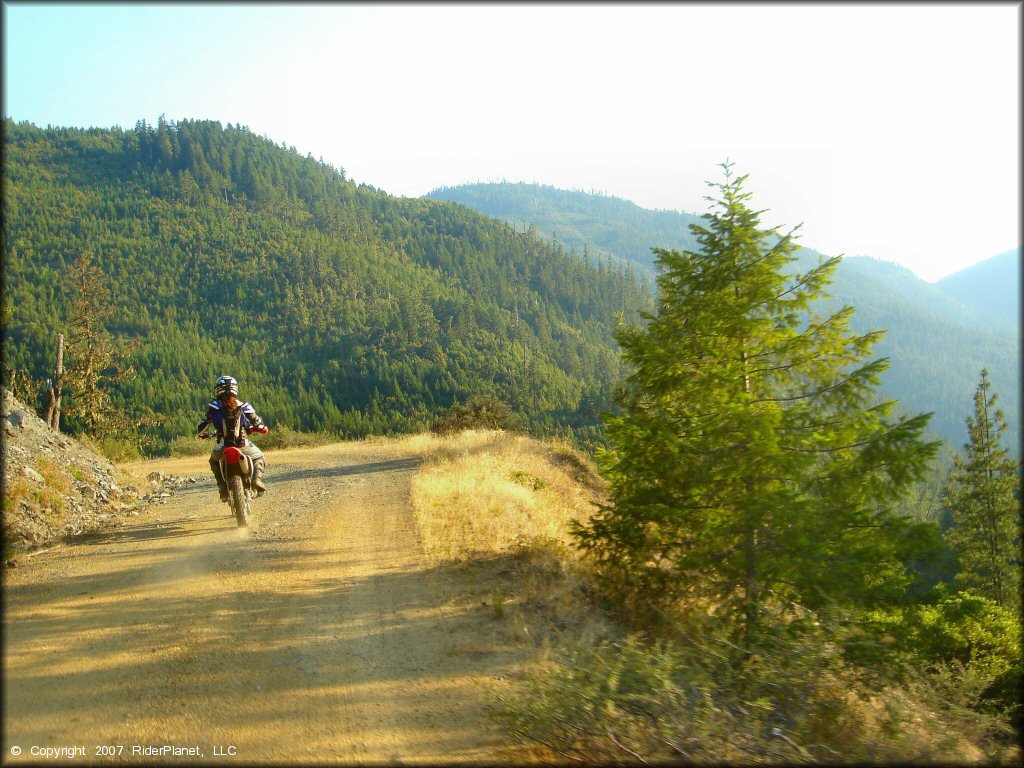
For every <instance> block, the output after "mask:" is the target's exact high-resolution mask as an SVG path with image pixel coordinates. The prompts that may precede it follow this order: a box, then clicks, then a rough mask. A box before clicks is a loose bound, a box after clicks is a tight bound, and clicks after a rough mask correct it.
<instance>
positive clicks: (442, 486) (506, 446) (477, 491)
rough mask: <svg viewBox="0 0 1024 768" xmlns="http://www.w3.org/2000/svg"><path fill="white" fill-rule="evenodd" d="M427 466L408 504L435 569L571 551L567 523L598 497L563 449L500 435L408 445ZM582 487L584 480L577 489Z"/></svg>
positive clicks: (592, 476) (590, 475)
mask: <svg viewBox="0 0 1024 768" xmlns="http://www.w3.org/2000/svg"><path fill="white" fill-rule="evenodd" d="M412 444H415V445H416V446H418V449H419V450H421V451H422V455H423V456H424V465H423V467H421V469H420V471H419V472H418V473H417V474H416V476H415V477H414V478H413V482H412V500H413V508H414V510H415V513H416V520H417V523H418V525H419V529H420V534H421V536H422V539H423V544H424V548H425V550H426V553H427V556H428V557H429V558H430V559H431V561H433V562H442V561H452V560H455V561H463V560H468V559H471V558H479V557H486V556H492V555H499V554H508V553H513V552H516V551H520V550H522V549H523V548H529V547H536V546H538V545H539V546H542V547H554V548H555V549H557V550H563V549H565V548H568V546H569V544H570V536H569V530H570V529H569V525H570V521H573V520H577V521H578V520H582V519H583V518H584V517H585V516H587V515H589V514H590V512H591V511H592V509H593V504H592V502H594V501H596V500H597V499H598V498H599V496H600V480H599V478H598V476H597V473H596V471H595V470H594V469H593V468H592V467H590V466H589V462H588V461H587V460H586V459H585V458H584V457H583V455H582V454H580V453H578V452H577V451H575V450H574V449H573V448H571V447H570V446H569V445H568V444H564V443H559V442H541V441H538V440H535V439H532V438H529V437H524V436H522V435H515V434H509V433H504V432H472V431H470V432H464V433H462V434H461V435H459V436H455V437H448V438H436V437H432V436H427V435H421V436H417V437H415V438H409V443H408V444H407V447H411V446H412ZM581 480H582V481H583V482H582V483H581Z"/></svg>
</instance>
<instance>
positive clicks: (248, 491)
mask: <svg viewBox="0 0 1024 768" xmlns="http://www.w3.org/2000/svg"><path fill="white" fill-rule="evenodd" d="M263 434H266V432H264V433H263ZM199 437H200V438H201V439H203V440H207V439H209V438H210V435H208V434H206V433H205V432H204V433H203V434H201V435H199ZM253 469H254V467H253V461H252V459H250V458H249V457H248V456H246V455H245V454H244V453H242V451H241V449H240V448H235V447H234V446H231V445H229V446H227V447H226V448H224V452H223V453H222V454H221V457H220V476H221V477H223V478H224V481H225V482H226V483H227V485H228V506H229V507H230V509H231V511H232V512H233V513H234V515H235V521H236V522H237V523H238V527H239V528H246V527H248V525H249V517H250V515H251V512H252V507H251V506H250V502H251V501H252V500H253V499H255V498H256V496H257V493H256V489H255V488H253V486H252V477H253Z"/></svg>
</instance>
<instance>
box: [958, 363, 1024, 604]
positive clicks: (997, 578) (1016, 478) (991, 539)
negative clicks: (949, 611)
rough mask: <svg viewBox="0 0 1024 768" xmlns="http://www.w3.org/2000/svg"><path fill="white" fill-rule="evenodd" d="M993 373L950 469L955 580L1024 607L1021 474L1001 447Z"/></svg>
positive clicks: (978, 395) (983, 384)
mask: <svg viewBox="0 0 1024 768" xmlns="http://www.w3.org/2000/svg"><path fill="white" fill-rule="evenodd" d="M996 400H997V397H996V395H995V394H994V393H992V392H991V391H990V389H989V381H988V371H987V370H982V372H981V381H980V382H979V384H978V389H977V390H976V391H975V393H974V416H973V417H972V418H968V419H967V434H968V442H967V444H966V445H965V446H964V452H965V454H966V455H965V456H963V457H962V456H956V457H955V458H954V460H953V468H952V469H951V470H950V472H949V482H948V484H947V486H946V490H945V493H944V498H943V502H944V506H945V507H946V509H948V510H949V512H950V513H951V516H952V519H953V524H952V526H951V527H950V529H949V530H948V531H947V532H946V538H947V541H948V542H949V544H950V546H951V547H952V548H953V550H954V551H955V552H956V553H957V555H958V556H959V558H960V569H961V570H960V573H958V574H957V577H956V580H957V582H959V583H960V584H961V585H962V586H963V587H965V588H966V589H969V590H970V591H972V592H975V593H977V594H979V595H981V596H983V597H987V598H989V599H990V600H994V601H995V602H996V603H998V604H999V605H1001V606H1003V607H1004V608H1010V609H1014V610H1017V609H1019V608H1020V602H1019V589H1020V569H1021V559H1020V474H1019V467H1018V465H1017V463H1016V462H1015V461H1013V460H1012V459H1011V458H1010V457H1009V454H1008V453H1007V451H1006V449H1005V448H1003V447H1002V445H1001V442H1002V437H1003V433H1004V432H1006V419H1005V418H1004V416H1003V412H1002V411H1000V410H998V409H997V408H996Z"/></svg>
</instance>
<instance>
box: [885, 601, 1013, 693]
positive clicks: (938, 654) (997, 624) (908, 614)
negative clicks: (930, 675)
mask: <svg viewBox="0 0 1024 768" xmlns="http://www.w3.org/2000/svg"><path fill="white" fill-rule="evenodd" d="M871 619H872V621H873V623H875V624H876V626H879V627H884V628H886V629H887V630H888V633H889V635H890V636H891V637H892V639H893V646H892V650H893V651H895V652H897V653H900V654H902V656H903V657H904V659H906V660H908V661H910V662H912V663H914V664H917V665H924V666H934V667H938V666H946V665H949V664H953V665H955V666H957V665H958V666H960V667H962V668H963V669H965V670H966V671H967V672H969V673H970V675H971V677H972V679H975V680H982V681H987V682H985V685H984V686H983V693H982V695H981V697H980V701H981V702H982V703H991V704H997V705H999V706H1001V707H1004V708H1010V709H1014V708H1016V707H1017V706H1018V705H1019V704H1020V685H1021V681H1022V680H1024V665H1022V659H1021V626H1020V623H1019V621H1018V619H1017V617H1016V616H1015V615H1014V614H1013V613H1012V612H1011V611H1008V610H1006V609H1005V608H1002V607H1001V606H999V605H998V604H997V603H995V602H994V601H992V600H989V599H988V598H985V597H981V596H979V595H974V594H972V593H970V592H959V593H957V594H955V595H952V596H949V597H946V598H944V599H941V600H939V601H938V602H935V603H933V604H929V605H915V606H912V607H910V608H908V609H905V610H903V611H902V612H897V611H889V612H881V611H879V612H875V613H873V614H871Z"/></svg>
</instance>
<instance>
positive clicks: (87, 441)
mask: <svg viewBox="0 0 1024 768" xmlns="http://www.w3.org/2000/svg"><path fill="white" fill-rule="evenodd" d="M79 441H80V442H81V443H82V444H83V445H84V446H85V447H86V448H88V449H89V450H91V451H93V452H94V453H98V454H100V455H101V456H103V457H104V458H105V459H106V460H107V461H109V462H111V463H113V464H119V463H122V462H125V461H138V460H139V459H141V458H142V451H141V450H140V449H139V446H138V445H137V444H136V443H133V442H132V441H130V440H125V439H123V438H118V437H110V436H106V437H101V438H99V439H93V438H90V437H88V436H86V435H82V436H80V437H79Z"/></svg>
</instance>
